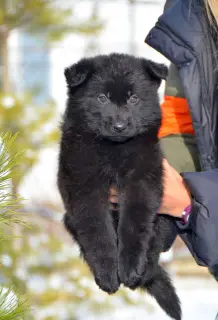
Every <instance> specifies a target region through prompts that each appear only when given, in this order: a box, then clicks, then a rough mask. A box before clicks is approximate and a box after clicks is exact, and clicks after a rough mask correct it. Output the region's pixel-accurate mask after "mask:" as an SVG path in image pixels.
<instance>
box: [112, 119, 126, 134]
mask: <svg viewBox="0 0 218 320" xmlns="http://www.w3.org/2000/svg"><path fill="white" fill-rule="evenodd" d="M126 126H127V125H126V123H124V122H122V121H118V122H116V123H115V124H114V131H116V132H122V131H124V130H125V129H126Z"/></svg>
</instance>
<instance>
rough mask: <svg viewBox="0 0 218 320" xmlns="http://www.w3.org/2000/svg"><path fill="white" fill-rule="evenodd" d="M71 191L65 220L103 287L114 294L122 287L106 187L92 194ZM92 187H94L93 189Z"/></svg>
mask: <svg viewBox="0 0 218 320" xmlns="http://www.w3.org/2000/svg"><path fill="white" fill-rule="evenodd" d="M71 190H72V192H71V194H68V203H67V205H66V203H65V206H66V209H67V213H66V214H65V218H64V223H65V226H66V228H67V230H68V231H69V232H70V233H71V234H72V235H73V237H74V238H75V240H76V241H77V242H78V244H79V246H80V248H81V251H82V253H83V256H84V258H85V260H86V262H87V263H88V265H89V267H90V269H91V271H92V273H93V274H94V277H95V281H96V283H97V284H98V285H99V287H100V288H101V289H102V290H104V291H106V292H108V293H114V292H116V291H117V290H118V288H119V280H118V250H117V235H116V232H115V229H114V226H113V221H112V217H111V215H110V212H109V208H108V193H107V191H105V189H104V187H103V186H102V188H101V189H95V190H93V191H91V192H90V193H88V192H86V189H85V188H81V191H80V192H79V194H78V193H77V194H75V193H73V190H75V189H73V188H72V189H71ZM89 190H90V189H89Z"/></svg>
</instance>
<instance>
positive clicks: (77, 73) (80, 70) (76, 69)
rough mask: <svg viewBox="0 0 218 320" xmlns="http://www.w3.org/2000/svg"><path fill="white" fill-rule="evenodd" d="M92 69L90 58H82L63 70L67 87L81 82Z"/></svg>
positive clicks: (75, 85)
mask: <svg viewBox="0 0 218 320" xmlns="http://www.w3.org/2000/svg"><path fill="white" fill-rule="evenodd" d="M92 71H93V63H92V62H91V60H90V59H82V60H80V61H79V62H77V63H75V64H73V65H72V66H71V67H69V68H66V69H65V70H64V75H65V78H66V81H67V85H68V87H71V88H72V87H77V86H79V85H80V84H82V83H83V82H84V81H85V80H86V79H88V77H89V75H90V74H91V73H92Z"/></svg>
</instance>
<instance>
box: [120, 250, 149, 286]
mask: <svg viewBox="0 0 218 320" xmlns="http://www.w3.org/2000/svg"><path fill="white" fill-rule="evenodd" d="M144 269H145V264H144V263H142V261H140V260H139V259H138V258H137V257H135V256H126V257H121V258H120V261H119V278H120V282H121V283H123V284H124V286H126V287H129V288H131V289H135V288H136V287H138V286H139V284H140V283H141V280H142V276H143V273H144Z"/></svg>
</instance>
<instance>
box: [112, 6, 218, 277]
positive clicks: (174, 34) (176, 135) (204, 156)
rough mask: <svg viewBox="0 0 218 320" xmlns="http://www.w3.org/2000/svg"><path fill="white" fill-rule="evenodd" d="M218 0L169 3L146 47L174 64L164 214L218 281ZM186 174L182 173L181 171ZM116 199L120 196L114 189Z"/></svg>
mask: <svg viewBox="0 0 218 320" xmlns="http://www.w3.org/2000/svg"><path fill="white" fill-rule="evenodd" d="M217 21H218V0H210V1H209V0H192V1H190V0H167V2H166V5H165V8H164V13H163V14H162V16H160V17H159V19H158V21H157V23H156V25H155V26H154V28H153V29H152V30H151V31H150V32H149V34H148V35H147V37H146V39H145V42H146V43H147V44H148V45H150V46H151V47H153V48H154V49H156V50H157V51H159V52H160V53H161V54H162V55H164V56H165V57H166V58H167V59H169V60H170V62H171V65H170V68H169V76H168V79H167V82H166V89H165V99H164V102H163V104H162V126H161V129H160V132H159V138H160V143H161V145H162V149H163V152H164V154H165V157H166V159H164V161H163V168H164V195H163V199H162V205H161V208H160V210H159V213H160V214H169V215H171V216H173V217H175V218H176V219H175V220H176V224H177V226H178V232H179V235H180V237H181V238H182V239H183V241H184V242H185V244H186V245H187V247H188V248H189V250H190V252H191V253H192V255H193V257H194V258H195V260H196V262H197V263H198V264H199V265H201V266H207V267H208V268H209V270H210V272H211V273H212V274H213V276H214V277H215V278H216V280H218V249H217V243H218V169H217V168H218V24H217ZM180 173H181V174H180ZM110 201H111V202H112V203H116V202H117V201H118V200H117V192H116V190H113V189H111V191H110Z"/></svg>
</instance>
